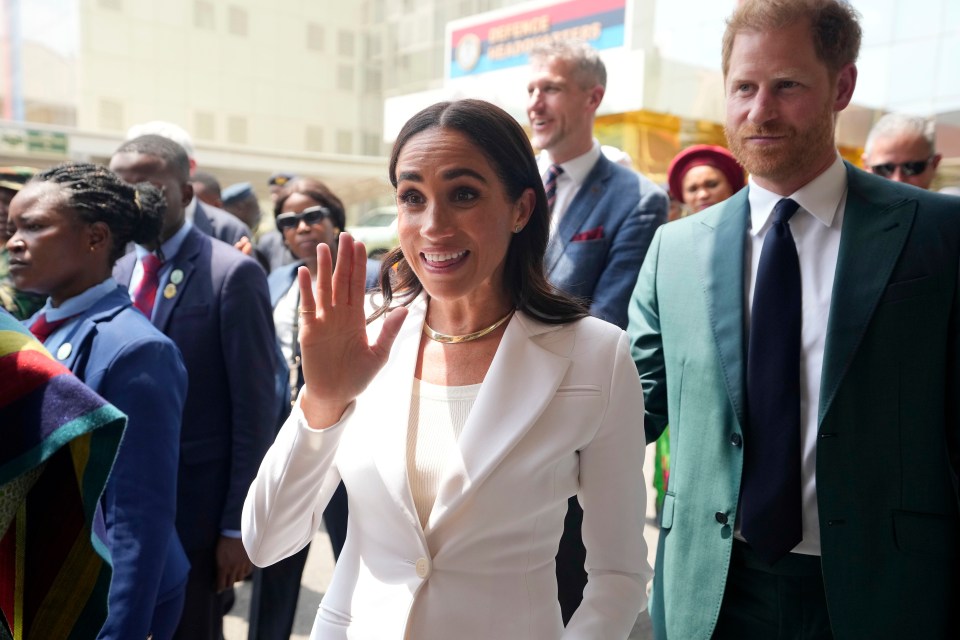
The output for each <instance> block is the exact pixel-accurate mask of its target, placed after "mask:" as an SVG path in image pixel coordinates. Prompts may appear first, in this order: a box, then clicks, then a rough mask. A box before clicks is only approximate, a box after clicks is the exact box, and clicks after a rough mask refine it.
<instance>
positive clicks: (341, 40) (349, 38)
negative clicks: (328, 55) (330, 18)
mask: <svg viewBox="0 0 960 640" xmlns="http://www.w3.org/2000/svg"><path fill="white" fill-rule="evenodd" d="M337 50H338V51H339V52H340V55H341V56H344V57H346V58H352V57H353V32H352V31H342V30H341V31H340V33H338V34H337Z"/></svg>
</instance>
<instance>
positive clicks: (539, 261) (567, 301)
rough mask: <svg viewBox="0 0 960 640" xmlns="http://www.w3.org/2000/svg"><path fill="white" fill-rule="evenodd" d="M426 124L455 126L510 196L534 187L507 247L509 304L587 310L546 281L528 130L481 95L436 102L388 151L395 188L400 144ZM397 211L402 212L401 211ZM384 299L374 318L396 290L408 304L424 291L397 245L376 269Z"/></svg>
mask: <svg viewBox="0 0 960 640" xmlns="http://www.w3.org/2000/svg"><path fill="white" fill-rule="evenodd" d="M429 129H448V130H452V131H458V132H460V133H462V134H463V135H465V136H466V137H467V138H468V139H470V140H471V141H472V142H473V144H474V146H475V147H476V149H477V151H478V152H480V153H482V154H483V155H484V157H486V159H487V161H488V162H489V163H490V166H491V167H493V170H494V171H495V172H496V174H497V177H498V178H499V179H500V183H501V184H502V185H503V188H504V191H505V192H506V193H507V195H508V196H509V197H510V199H511V200H514V201H516V200H518V199H519V198H520V196H521V195H522V194H523V192H524V191H526V190H527V189H533V191H534V193H535V194H536V203H535V205H534V208H533V212H532V214H531V215H530V220H529V221H528V222H527V224H526V226H524V227H523V229H521V230H520V231H519V232H518V233H515V234H513V237H512V238H511V240H510V246H509V247H508V249H507V256H506V262H505V265H504V270H503V279H504V282H503V286H504V288H505V289H506V290H507V294H508V295H509V297H510V300H511V302H512V303H513V306H514V307H516V308H517V309H519V310H521V311H523V312H524V313H526V314H528V315H531V316H533V317H534V318H536V319H537V320H540V321H541V322H546V323H549V324H563V323H566V322H571V321H573V320H577V319H579V318H582V317H584V316H586V315H587V308H586V306H585V305H584V304H583V303H582V302H581V301H579V300H577V299H575V298H572V297H571V296H569V295H567V294H566V293H563V292H562V291H560V290H559V289H557V288H556V287H554V286H553V285H551V284H550V283H549V282H548V281H547V277H546V275H545V274H544V269H543V259H544V253H545V252H546V250H547V239H548V237H549V233H550V221H549V212H548V209H547V197H546V195H545V194H544V191H543V182H542V180H541V178H540V172H539V170H538V169H537V161H536V158H535V157H534V153H533V147H531V146H530V141H529V140H528V139H527V134H526V133H525V132H524V131H523V128H522V127H521V126H520V125H519V124H518V123H517V121H516V120H514V118H513V117H512V116H511V115H510V114H508V113H507V112H506V111H504V110H503V109H501V108H499V107H497V106H495V105H492V104H490V103H489V102H485V101H483V100H457V101H455V102H440V103H437V104H435V105H433V106H430V107H427V108H426V109H424V110H423V111H421V112H420V113H418V114H416V115H415V116H413V117H412V118H410V120H408V121H407V123H406V124H405V125H404V126H403V129H401V130H400V134H399V135H398V136H397V141H396V142H395V143H394V145H393V152H392V153H391V155H390V183H391V184H393V187H394V189H396V188H397V159H398V158H399V157H400V152H401V151H403V147H404V146H405V145H406V144H407V142H409V141H410V139H411V138H413V137H414V136H416V135H417V134H419V133H421V132H423V131H427V130H429ZM401 215H403V214H402V213H401ZM380 288H381V290H382V292H383V303H382V304H381V306H380V308H379V309H377V310H376V311H375V312H374V313H373V314H372V315H371V316H370V320H373V319H375V318H377V317H379V316H381V315H383V314H384V313H386V312H387V310H389V309H390V308H391V306H392V303H393V298H394V293H395V292H396V293H397V294H398V296H399V298H400V299H399V300H398V302H399V304H401V305H407V304H410V302H412V301H413V299H414V298H416V297H417V296H418V295H420V293H421V292H422V291H423V284H421V282H420V280H419V279H418V278H417V276H416V274H415V273H414V271H413V269H412V268H411V267H410V265H409V264H408V263H407V260H406V258H405V257H404V255H403V250H402V249H401V248H399V247H398V248H397V249H394V250H393V251H392V252H390V253H389V254H387V255H386V257H384V259H383V264H382V266H381V268H380Z"/></svg>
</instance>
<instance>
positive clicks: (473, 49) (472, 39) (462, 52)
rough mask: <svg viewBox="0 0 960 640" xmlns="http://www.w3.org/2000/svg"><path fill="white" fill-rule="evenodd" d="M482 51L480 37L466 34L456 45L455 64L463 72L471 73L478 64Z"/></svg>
mask: <svg viewBox="0 0 960 640" xmlns="http://www.w3.org/2000/svg"><path fill="white" fill-rule="evenodd" d="M482 51H483V43H482V42H480V36H478V35H477V34H475V33H468V34H467V35H465V36H463V37H462V38H460V42H458V43H457V51H456V58H457V64H459V65H460V68H461V69H463V70H464V71H473V68H474V67H476V66H477V63H478V62H480V54H481V53H482Z"/></svg>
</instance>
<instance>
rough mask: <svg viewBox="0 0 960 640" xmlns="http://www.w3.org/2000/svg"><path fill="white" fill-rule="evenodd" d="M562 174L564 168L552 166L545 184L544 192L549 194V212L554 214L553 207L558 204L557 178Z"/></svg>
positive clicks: (556, 165) (548, 170)
mask: <svg viewBox="0 0 960 640" xmlns="http://www.w3.org/2000/svg"><path fill="white" fill-rule="evenodd" d="M561 173H563V167H561V166H560V165H558V164H552V165H550V168H549V169H547V179H546V180H545V181H544V182H543V190H544V191H545V192H546V193H547V210H548V211H549V212H550V213H553V205H554V204H555V203H556V202H557V178H559V177H560V174H561Z"/></svg>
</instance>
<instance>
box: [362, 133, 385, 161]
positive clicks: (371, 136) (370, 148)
mask: <svg viewBox="0 0 960 640" xmlns="http://www.w3.org/2000/svg"><path fill="white" fill-rule="evenodd" d="M380 147H381V142H380V136H378V135H377V134H375V133H365V134H363V155H365V156H379V155H380Z"/></svg>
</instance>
